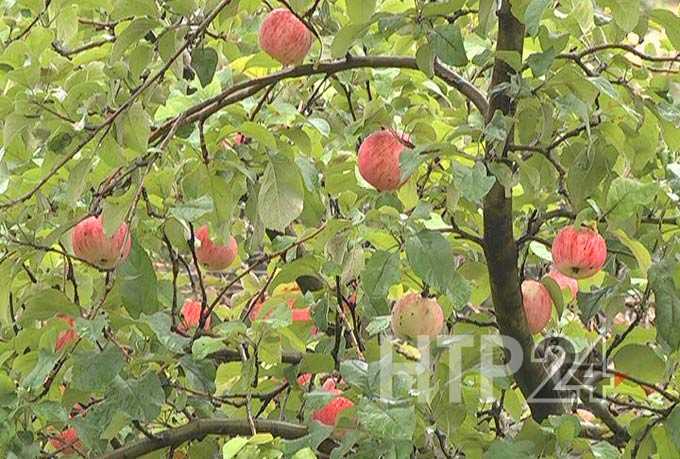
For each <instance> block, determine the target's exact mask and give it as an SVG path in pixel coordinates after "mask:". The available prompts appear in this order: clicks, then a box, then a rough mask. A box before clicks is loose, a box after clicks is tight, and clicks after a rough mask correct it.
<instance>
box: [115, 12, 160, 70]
mask: <svg viewBox="0 0 680 459" xmlns="http://www.w3.org/2000/svg"><path fill="white" fill-rule="evenodd" d="M128 14H129V13H128ZM157 25H158V21H156V20H154V19H149V18H138V19H135V20H133V21H132V22H131V23H130V25H129V26H127V27H126V28H125V30H123V31H122V32H120V33H119V34H118V37H117V38H116V41H115V43H114V44H113V49H112V50H111V57H110V62H111V63H115V62H116V61H118V60H119V59H120V58H121V57H122V56H123V53H124V52H125V51H126V50H127V49H128V48H129V47H130V46H132V45H133V44H135V43H137V42H138V41H139V40H141V39H142V38H143V37H144V35H146V34H147V33H148V32H149V31H150V30H152V29H153V28H154V27H156V26H157Z"/></svg>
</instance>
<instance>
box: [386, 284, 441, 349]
mask: <svg viewBox="0 0 680 459" xmlns="http://www.w3.org/2000/svg"><path fill="white" fill-rule="evenodd" d="M391 322H392V331H393V332H394V334H395V335H396V336H398V337H399V338H403V339H417V338H418V337H419V336H428V337H434V336H437V335H438V334H439V333H441V331H442V328H443V327H444V312H443V311H442V308H441V306H440V305H439V303H437V300H435V299H434V298H425V297H423V296H421V295H420V294H418V293H409V294H407V295H405V296H404V297H402V298H401V299H400V300H399V301H397V302H396V303H395V305H394V307H393V308H392V318H391Z"/></svg>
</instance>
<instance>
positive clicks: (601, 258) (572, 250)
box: [552, 226, 607, 279]
mask: <svg viewBox="0 0 680 459" xmlns="http://www.w3.org/2000/svg"><path fill="white" fill-rule="evenodd" d="M552 257H553V262H554V263H555V267H556V268H557V269H558V270H559V271H560V272H561V273H562V274H564V275H565V276H569V277H572V278H574V279H585V278H587V277H591V276H594V275H595V274H597V273H598V272H599V271H600V270H601V269H602V267H603V266H604V263H605V261H607V243H606V242H605V240H604V238H603V237H602V236H600V235H599V234H598V233H597V232H596V231H594V230H592V229H590V228H575V227H573V226H567V227H565V228H562V229H561V230H560V231H559V233H557V237H555V240H554V241H553V244H552Z"/></svg>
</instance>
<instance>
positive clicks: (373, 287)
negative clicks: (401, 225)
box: [361, 250, 400, 314]
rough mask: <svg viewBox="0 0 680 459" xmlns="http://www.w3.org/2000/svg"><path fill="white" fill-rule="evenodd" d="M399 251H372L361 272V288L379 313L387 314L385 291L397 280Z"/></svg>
mask: <svg viewBox="0 0 680 459" xmlns="http://www.w3.org/2000/svg"><path fill="white" fill-rule="evenodd" d="M399 277H400V276H399V253H398V252H394V253H390V252H384V251H382V250H379V251H376V252H374V253H373V255H372V256H371V258H370V259H369V260H368V263H366V268H365V269H364V271H363V272H362V273H361V280H362V288H363V289H364V292H365V293H366V296H367V297H368V298H369V300H370V302H371V303H372V304H373V306H374V307H375V308H376V309H377V311H378V313H379V314H388V313H389V308H388V306H387V301H386V297H387V291H388V290H389V288H390V287H391V286H392V284H395V283H396V282H398V281H399Z"/></svg>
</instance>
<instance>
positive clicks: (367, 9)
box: [346, 0, 376, 24]
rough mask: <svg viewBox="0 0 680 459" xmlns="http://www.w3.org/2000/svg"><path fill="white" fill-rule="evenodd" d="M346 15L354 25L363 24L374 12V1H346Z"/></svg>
mask: <svg viewBox="0 0 680 459" xmlns="http://www.w3.org/2000/svg"><path fill="white" fill-rule="evenodd" d="M346 1H347V15H348V16H349V20H350V21H351V22H352V23H354V24H364V23H366V22H368V21H369V20H370V19H371V16H373V13H374V12H375V4H376V0H346Z"/></svg>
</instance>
